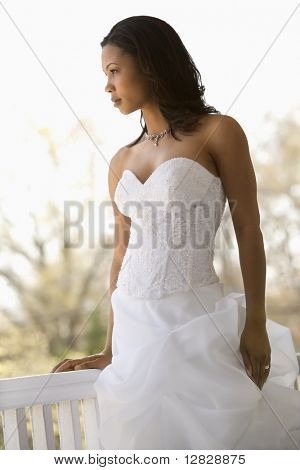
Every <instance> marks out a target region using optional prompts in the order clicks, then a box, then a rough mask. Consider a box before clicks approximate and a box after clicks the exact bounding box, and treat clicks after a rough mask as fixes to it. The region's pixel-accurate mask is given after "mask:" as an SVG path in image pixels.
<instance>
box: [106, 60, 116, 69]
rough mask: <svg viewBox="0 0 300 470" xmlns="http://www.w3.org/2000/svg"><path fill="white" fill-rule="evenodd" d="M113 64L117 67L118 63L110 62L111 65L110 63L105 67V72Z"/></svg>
mask: <svg viewBox="0 0 300 470" xmlns="http://www.w3.org/2000/svg"><path fill="white" fill-rule="evenodd" d="M111 64H115V65H117V64H116V62H110V63H109V64H107V66H106V67H105V70H107V67H109V66H110V65H111Z"/></svg>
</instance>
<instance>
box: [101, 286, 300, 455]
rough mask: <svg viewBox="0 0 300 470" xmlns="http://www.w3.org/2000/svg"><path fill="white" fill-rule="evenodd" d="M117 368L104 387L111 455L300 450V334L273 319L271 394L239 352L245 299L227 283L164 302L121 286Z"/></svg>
mask: <svg viewBox="0 0 300 470" xmlns="http://www.w3.org/2000/svg"><path fill="white" fill-rule="evenodd" d="M111 302H112V308H113V312H114V327H113V336H112V352H113V358H112V362H111V364H109V366H107V367H106V368H105V369H103V370H102V371H100V372H99V376H98V378H97V380H96V382H95V383H94V389H95V391H96V395H97V400H98V406H99V416H100V422H99V427H98V433H99V435H98V437H99V442H100V443H101V444H100V448H101V449H115V450H117V449H128V450H133V449H170V450H172V449H204V450H205V449H293V450H295V449H300V391H299V390H297V389H296V387H295V383H296V378H297V375H298V374H299V366H298V361H297V356H296V351H295V347H294V343H293V339H292V335H291V332H290V329H289V328H288V327H286V326H283V325H281V324H279V323H277V322H274V321H272V320H270V319H267V324H266V326H267V332H268V336H269V341H270V346H271V368H270V373H269V376H268V379H267V381H266V382H265V384H264V386H263V388H262V390H260V389H259V388H258V387H257V386H256V384H255V383H254V382H253V381H252V380H251V379H250V377H248V375H247V373H246V370H245V366H244V363H243V359H242V355H241V353H240V350H239V346H240V336H241V333H242V331H243V327H244V324H245V319H246V301H245V294H244V293H238V292H229V293H227V294H226V295H225V292H224V284H222V283H220V282H217V283H214V284H210V285H206V286H200V287H193V288H191V289H190V290H189V291H187V292H175V293H172V294H170V295H167V296H165V297H162V298H160V299H141V298H133V297H132V296H129V295H128V294H127V293H126V291H125V290H124V289H123V288H120V287H117V288H116V289H115V290H114V292H113V294H112V296H111Z"/></svg>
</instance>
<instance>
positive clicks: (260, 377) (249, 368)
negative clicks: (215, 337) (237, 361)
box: [240, 322, 271, 390]
mask: <svg viewBox="0 0 300 470" xmlns="http://www.w3.org/2000/svg"><path fill="white" fill-rule="evenodd" d="M240 351H241V354H242V357H243V361H244V364H245V368H246V372H247V374H248V376H249V377H250V379H251V380H253V382H254V383H255V384H256V385H257V386H258V387H259V389H260V390H261V389H262V387H263V385H264V383H265V382H266V380H267V378H268V375H269V373H270V369H265V366H267V365H270V367H271V347H270V343H269V338H268V333H267V329H266V326H265V324H260V323H255V322H254V323H248V324H247V323H246V325H245V328H244V330H243V332H242V334H241V341H240Z"/></svg>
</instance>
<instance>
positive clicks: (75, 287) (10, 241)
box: [0, 129, 112, 376]
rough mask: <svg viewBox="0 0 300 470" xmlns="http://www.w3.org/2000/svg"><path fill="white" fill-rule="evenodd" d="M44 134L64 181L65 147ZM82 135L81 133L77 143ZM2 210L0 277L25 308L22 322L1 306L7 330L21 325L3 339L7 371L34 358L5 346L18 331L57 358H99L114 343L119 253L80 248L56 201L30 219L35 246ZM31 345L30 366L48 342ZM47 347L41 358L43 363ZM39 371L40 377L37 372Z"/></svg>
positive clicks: (87, 179)
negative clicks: (113, 275)
mask: <svg viewBox="0 0 300 470" xmlns="http://www.w3.org/2000/svg"><path fill="white" fill-rule="evenodd" d="M39 134H40V135H41V136H42V137H43V138H44V139H46V142H47V144H48V157H50V160H51V162H52V168H53V174H54V175H55V176H54V178H57V174H59V172H60V165H62V166H63V157H61V156H60V152H59V146H56V144H55V142H54V140H53V138H52V136H51V132H50V131H49V130H47V129H41V130H39ZM75 135H76V132H75V130H73V131H72V133H71V139H72V142H73V143H74V138H75ZM65 143H66V142H64V144H65ZM92 159H93V156H92V155H90V160H91V161H92ZM86 166H87V168H88V170H87V171H88V175H82V182H81V188H80V189H81V190H82V186H86V187H87V190H86V193H85V194H86V196H85V197H82V198H81V199H80V196H78V199H77V200H76V203H77V204H79V205H80V209H81V210H82V212H83V213H84V214H85V213H88V217H91V218H92V217H94V216H95V214H94V213H93V214H90V211H88V209H89V204H90V202H91V199H92V201H93V197H94V194H93V190H94V184H93V183H94V174H93V165H92V164H90V165H86ZM49 177H50V175H49ZM57 179H58V178H57ZM89 188H90V189H89ZM55 189H58V188H55ZM0 212H1V215H2V225H1V226H0V230H1V249H0V250H1V255H2V262H1V264H0V276H1V277H2V279H4V280H5V281H6V284H7V285H8V286H9V288H10V289H11V290H12V291H13V292H14V294H15V298H16V299H17V301H18V305H19V308H18V310H19V311H20V312H21V314H22V315H21V316H20V315H19V316H17V315H16V311H15V307H10V306H9V305H7V303H6V304H2V306H0V316H1V315H2V317H5V319H6V324H8V325H11V326H14V329H13V330H12V328H8V329H7V330H5V331H3V330H2V334H1V333H0V337H1V351H0V355H1V359H2V367H1V373H3V372H4V369H3V367H4V368H5V366H4V362H3V361H5V360H8V356H9V357H10V358H14V364H16V354H19V353H20V355H19V358H20V361H22V359H23V361H24V357H26V356H25V355H26V351H24V350H23V354H21V349H22V348H20V349H18V348H15V351H12V350H9V349H7V350H6V351H5V344H6V345H7V347H11V345H12V341H13V339H12V338H11V334H12V331H14V334H15V338H16V339H20V338H21V337H22V335H24V337H25V336H27V335H28V334H30V335H31V336H32V339H33V338H35V337H36V336H38V337H39V338H43V342H45V344H46V345H47V352H48V355H49V356H54V357H57V358H60V357H61V356H62V357H66V356H69V355H70V352H67V351H68V348H71V351H82V354H84V355H86V354H93V353H95V352H99V351H100V350H101V348H102V347H103V346H104V343H105V338H106V327H107V314H108V309H109V303H108V300H109V295H108V291H107V288H108V274H107V273H108V272H109V265H110V261H111V255H112V253H111V252H112V250H105V249H104V248H103V247H102V246H96V247H93V248H90V247H85V246H84V243H82V244H78V243H77V244H76V242H75V244H72V239H71V236H70V233H71V221H70V220H69V219H70V217H68V215H67V214H66V213H64V210H63V205H62V201H59V200H58V201H57V202H55V200H54V198H51V200H48V201H46V202H45V205H44V207H43V211H42V213H38V212H33V211H30V212H29V213H28V217H27V222H26V225H27V227H26V229H27V232H28V230H30V227H31V231H30V233H31V235H30V237H29V240H28V237H25V236H24V238H21V240H20V239H19V238H20V237H17V236H16V234H15V232H16V231H15V228H16V225H17V224H16V222H15V221H14V220H13V217H12V218H9V217H8V216H7V215H5V214H4V211H3V210H2V209H0ZM88 222H89V221H88ZM89 236H90V234H89V233H88V234H87V231H84V238H87V239H89ZM84 241H86V240H84ZM109 242H111V240H110V239H109ZM5 260H6V261H5ZM24 265H25V266H26V272H28V275H24V269H19V267H20V266H22V268H23V267H24ZM106 285H107V287H106ZM2 325H4V323H3V321H2ZM28 343H30V345H31V346H29V344H28V345H27V349H28V350H29V349H30V353H29V356H30V359H29V357H28V360H31V359H32V356H33V354H32V352H33V349H32V348H34V347H36V351H35V354H36V355H39V354H40V352H39V351H40V344H41V342H39V344H35V341H34V339H33V340H32V342H30V340H29V339H28ZM45 344H44V348H45ZM44 348H43V353H41V354H42V355H43V357H44V354H45V349H44ZM17 351H18V353H17ZM7 364H8V363H7ZM43 364H44V362H43ZM31 367H32V365H31ZM6 369H7V368H5V370H6ZM25 370H26V372H28V369H27V367H26V366H25V364H24V372H25ZM31 370H32V371H33V370H35V373H37V371H36V368H32V369H31ZM19 372H20V371H19ZM42 372H43V371H40V373H42ZM6 373H7V370H6ZM6 376H7V375H6Z"/></svg>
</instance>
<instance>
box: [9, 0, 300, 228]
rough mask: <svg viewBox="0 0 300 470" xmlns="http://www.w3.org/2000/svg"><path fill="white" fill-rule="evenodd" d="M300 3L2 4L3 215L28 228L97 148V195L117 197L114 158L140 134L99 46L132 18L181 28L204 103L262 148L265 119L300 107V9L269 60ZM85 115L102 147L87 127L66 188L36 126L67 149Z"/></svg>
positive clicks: (79, 0) (70, 162) (30, 0)
mask: <svg viewBox="0 0 300 470" xmlns="http://www.w3.org/2000/svg"><path fill="white" fill-rule="evenodd" d="M296 5H297V1H296V0H294V1H291V0H286V1H285V2H274V1H273V2H271V1H264V2H261V1H258V0H245V1H237V0H236V1H233V0H218V1H216V0H209V1H208V0H207V1H203V0H194V1H192V0H185V1H184V2H177V3H176V2H173V3H171V2H161V1H157V0H152V1H151V2H149V1H147V2H146V1H144V0H138V1H121V0H114V1H113V2H102V1H99V0H97V1H95V0H88V1H86V0H85V1H84V0H73V1H70V0H51V1H48V0H44V1H43V2H41V1H38V0H35V1H34V0H27V1H26V2H20V1H16V0H9V1H3V2H1V4H0V7H1V8H0V36H1V41H0V51H1V74H0V77H1V87H0V103H1V106H0V125H1V158H0V204H2V206H3V208H4V210H5V212H6V213H7V214H8V215H9V216H10V217H11V218H15V219H18V221H19V222H20V221H21V220H22V217H23V216H27V212H28V210H33V211H38V210H39V208H42V206H43V201H44V199H45V200H46V199H47V198H48V197H49V194H51V195H52V197H53V198H55V199H57V200H58V201H63V200H64V199H65V198H66V197H67V198H68V197H71V195H72V194H73V193H72V190H71V189H70V190H66V189H65V188H66V187H68V188H70V187H72V183H73V182H74V181H75V180H76V178H78V177H79V176H80V175H81V174H82V171H84V169H85V167H86V166H87V164H88V162H89V160H88V158H87V156H89V155H90V154H91V152H93V155H94V169H95V197H96V199H97V200H98V201H100V200H101V199H103V198H107V197H108V187H107V174H108V164H109V161H110V159H111V158H112V156H113V154H114V153H115V152H116V151H117V150H118V149H119V148H120V147H121V146H123V145H125V144H127V143H129V142H131V141H132V140H133V139H134V138H136V137H137V136H138V135H139V134H140V132H141V127H140V123H139V119H140V111H137V112H135V113H133V114H131V115H127V116H125V115H123V114H122V113H121V112H120V111H119V110H118V108H114V106H113V104H112V103H111V101H110V96H109V95H110V94H109V93H107V92H105V90H104V87H105V84H106V77H105V75H104V73H103V72H102V67H101V46H100V41H101V40H102V39H103V37H104V36H105V35H107V34H108V32H109V30H110V29H111V27H112V26H113V25H114V24H115V23H116V22H117V21H120V20H121V19H123V18H126V17H129V16H133V15H151V16H157V17H159V18H161V19H163V20H165V21H167V22H168V23H169V24H170V25H171V26H173V27H174V28H175V30H176V31H177V32H178V33H179V35H180V37H181V39H182V41H183V43H184V44H185V46H186V48H187V49H188V51H189V52H190V54H191V56H192V57H193V59H194V61H195V63H196V66H197V67H198V69H199V71H200V73H201V76H202V81H203V84H204V85H205V87H206V94H205V97H206V100H207V102H208V103H209V104H211V105H213V106H215V107H216V108H217V109H219V110H220V111H221V112H222V114H229V115H231V116H233V117H235V118H236V119H237V120H238V121H239V122H240V124H241V125H242V127H243V128H244V130H245V132H246V134H247V136H248V140H249V145H250V150H251V149H252V148H253V149H254V148H255V147H256V146H257V145H259V143H260V142H262V141H263V140H265V139H266V138H267V136H268V126H267V125H265V124H264V122H263V120H264V116H265V115H266V114H267V113H271V114H273V115H274V116H283V115H284V114H286V113H288V112H289V111H290V110H293V109H295V108H296V107H297V106H299V102H300V100H299V33H298V32H299V10H300V9H298V10H297V12H296V13H295V14H294V15H293V16H292V18H291V19H290V21H289V22H288V24H287V25H286V26H285V28H284V30H283V31H282V33H281V34H280V36H279V37H278V38H277V40H276V41H275V43H274V44H273V46H272V47H271V49H270V50H269V52H268V53H267V55H266V57H265V58H264V59H263V56H264V55H265V53H266V51H267V50H268V48H269V47H270V46H271V44H272V42H273V41H274V40H275V38H276V36H277V35H278V34H279V33H280V30H281V29H282V27H283V26H284V24H285V23H286V22H287V20H288V18H289V17H290V15H291V14H292V12H293V10H294V9H295V7H296ZM297 44H298V46H297ZM37 58H38V59H37ZM262 59H263V60H262ZM261 60H262V62H261V64H260V65H259V66H258V64H259V62H260V61H261ZM39 61H40V62H41V63H42V64H43V66H44V68H43V66H42V65H41V63H40V62H39ZM257 66H258V68H257V70H256V71H255V72H254V70H255V68H256V67H257ZM45 69H46V71H45ZM253 72H254V75H253V76H252V78H251V79H250V81H249V83H248V84H247V85H246V87H245V88H244V90H243V91H241V90H242V88H243V87H244V85H245V83H246V82H247V81H248V79H249V77H250V76H251V74H252V73H253ZM50 77H51V78H50ZM51 79H52V80H53V81H52V80H51ZM53 82H55V85H54V83H53ZM58 89H59V90H60V91H58ZM240 92H241V94H240V96H239V97H238V98H237V100H236V101H235V99H236V97H237V96H238V94H239V93H240ZM62 95H63V96H62ZM63 97H64V98H63ZM67 103H68V104H67ZM233 103H234V104H233ZM72 110H73V111H72ZM76 116H77V117H78V118H79V119H80V120H82V121H84V122H85V120H88V122H89V126H90V127H89V129H92V131H91V137H92V139H93V140H94V142H96V143H97V145H98V150H97V149H96V147H95V143H93V142H92V141H91V140H90V139H89V138H88V136H87V135H86V134H85V132H84V130H83V129H82V135H81V140H80V142H81V143H80V145H79V144H77V145H76V146H75V150H74V151H73V152H72V151H71V152H69V157H68V158H67V159H66V162H67V163H66V168H65V172H64V176H63V181H59V182H58V181H55V180H53V178H52V177H49V168H48V164H47V158H46V157H45V156H46V154H47V147H46V146H45V142H44V140H43V139H42V138H41V137H40V136H39V135H38V134H37V132H36V129H37V128H44V127H49V128H50V129H51V131H52V133H53V136H54V137H55V139H57V140H58V142H63V140H64V138H65V136H66V135H67V134H68V132H69V131H70V130H71V128H72V127H73V126H74V125H75V122H76ZM55 183H57V185H56V187H55V191H54V188H53V184H55ZM59 188H61V189H59ZM62 188H64V189H62ZM61 191H66V192H61ZM77 197H78V193H77ZM24 220H25V219H24ZM23 229H24V232H23V233H24V236H25V231H26V229H25V227H23Z"/></svg>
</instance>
